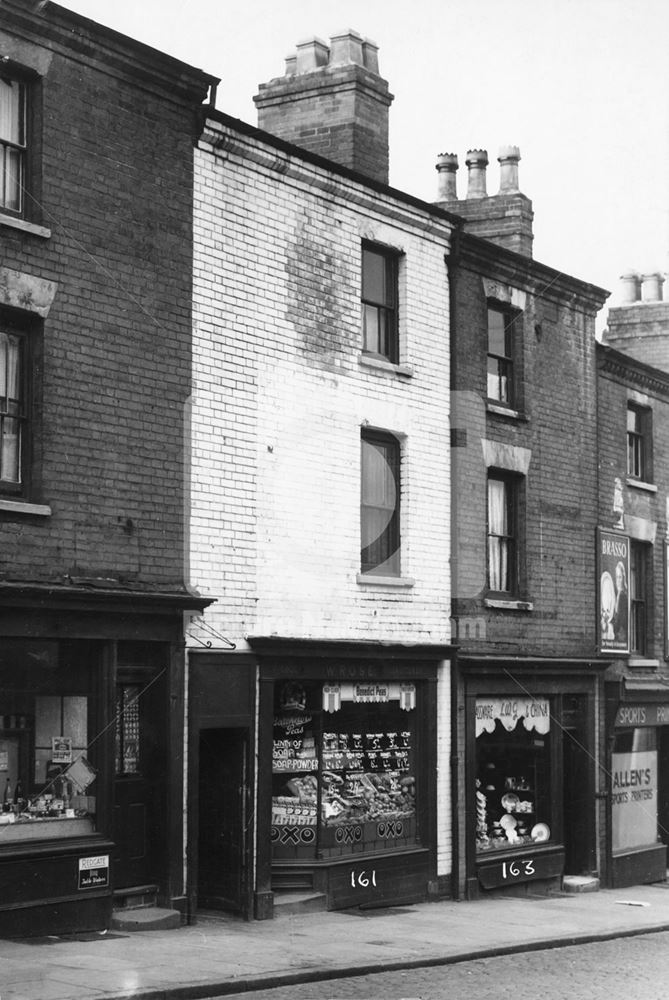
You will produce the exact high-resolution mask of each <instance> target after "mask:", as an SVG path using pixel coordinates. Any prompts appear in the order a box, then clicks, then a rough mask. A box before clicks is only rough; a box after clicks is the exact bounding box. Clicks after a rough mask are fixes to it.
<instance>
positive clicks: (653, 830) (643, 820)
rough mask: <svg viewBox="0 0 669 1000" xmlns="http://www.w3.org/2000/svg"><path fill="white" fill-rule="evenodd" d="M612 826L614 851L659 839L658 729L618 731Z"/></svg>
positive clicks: (645, 845) (613, 769)
mask: <svg viewBox="0 0 669 1000" xmlns="http://www.w3.org/2000/svg"><path fill="white" fill-rule="evenodd" d="M611 786H612V788H611V826H612V838H613V850H614V851H627V850H630V849H633V848H638V847H648V846H650V845H653V844H655V843H657V841H658V763H657V729H655V727H650V726H649V727H648V728H636V729H628V730H624V731H622V732H618V733H616V737H615V743H614V747H613V756H612V759H611Z"/></svg>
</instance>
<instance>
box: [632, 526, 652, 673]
mask: <svg viewBox="0 0 669 1000" xmlns="http://www.w3.org/2000/svg"><path fill="white" fill-rule="evenodd" d="M649 562H650V546H649V545H647V544H644V543H643V542H637V541H634V540H632V541H631V543H630V637H629V638H630V652H631V653H636V654H637V656H645V655H646V654H647V651H648V609H649V573H648V570H649Z"/></svg>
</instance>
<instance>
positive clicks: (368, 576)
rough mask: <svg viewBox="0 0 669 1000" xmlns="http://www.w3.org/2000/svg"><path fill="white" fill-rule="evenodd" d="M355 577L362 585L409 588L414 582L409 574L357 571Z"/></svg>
mask: <svg viewBox="0 0 669 1000" xmlns="http://www.w3.org/2000/svg"><path fill="white" fill-rule="evenodd" d="M355 579H356V582H357V583H359V584H361V585H362V586H363V587H399V588H405V589H409V588H411V587H413V586H414V584H415V583H416V581H415V580H413V579H412V578H411V577H410V576H374V574H373V573H358V575H357V576H356V578H355Z"/></svg>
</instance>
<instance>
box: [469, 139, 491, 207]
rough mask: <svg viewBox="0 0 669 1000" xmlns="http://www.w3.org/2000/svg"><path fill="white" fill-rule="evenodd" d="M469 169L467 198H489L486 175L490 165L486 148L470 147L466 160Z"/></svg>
mask: <svg viewBox="0 0 669 1000" xmlns="http://www.w3.org/2000/svg"><path fill="white" fill-rule="evenodd" d="M465 163H466V164H467V168H468V170H469V177H468V184H467V198H487V196H488V193H487V191H486V184H485V177H486V173H485V172H486V167H487V166H488V152H487V150H485V149H470V150H468V151H467V159H466V160H465Z"/></svg>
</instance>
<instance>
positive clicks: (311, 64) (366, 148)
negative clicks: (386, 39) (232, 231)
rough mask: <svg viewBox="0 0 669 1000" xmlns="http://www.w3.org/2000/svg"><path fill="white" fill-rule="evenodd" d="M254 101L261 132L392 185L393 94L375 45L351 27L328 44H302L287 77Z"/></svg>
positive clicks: (270, 85) (316, 41)
mask: <svg viewBox="0 0 669 1000" xmlns="http://www.w3.org/2000/svg"><path fill="white" fill-rule="evenodd" d="M253 100H254V102H255V105H256V107H257V109H258V127H259V128H261V129H264V130H265V131H266V132H271V133H273V134H274V135H276V136H278V137H279V138H281V139H286V140H287V141H288V142H293V143H295V145H298V146H302V147H303V148H304V149H308V150H310V151H311V152H313V153H318V154H319V155H320V156H325V157H327V158H328V159H330V160H334V161H335V162H337V163H340V164H341V165H342V166H345V167H350V168H351V169H352V170H357V171H359V172H360V173H362V174H366V175H367V176H368V177H371V178H373V179H374V180H377V181H381V182H382V183H384V184H387V183H388V163H389V153H388V109H389V107H390V105H391V103H392V100H393V95H392V94H390V93H389V91H388V84H387V82H386V81H385V80H384V79H382V78H381V76H380V75H379V61H378V46H377V45H375V44H374V42H371V41H369V39H364V38H362V37H361V36H360V35H359V34H358V33H357V32H356V31H351V30H350V29H348V30H347V31H342V32H339V33H338V34H336V35H333V36H332V38H331V39H330V44H329V45H327V44H326V43H325V42H323V41H321V40H320V39H318V38H311V39H308V40H307V41H304V42H300V43H299V44H298V46H297V54H296V55H293V56H290V57H289V58H288V59H287V60H286V73H285V75H284V76H281V77H277V78H276V79H274V80H270V81H269V83H261V84H260V87H259V92H258V94H256V96H255V97H254V98H253Z"/></svg>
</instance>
